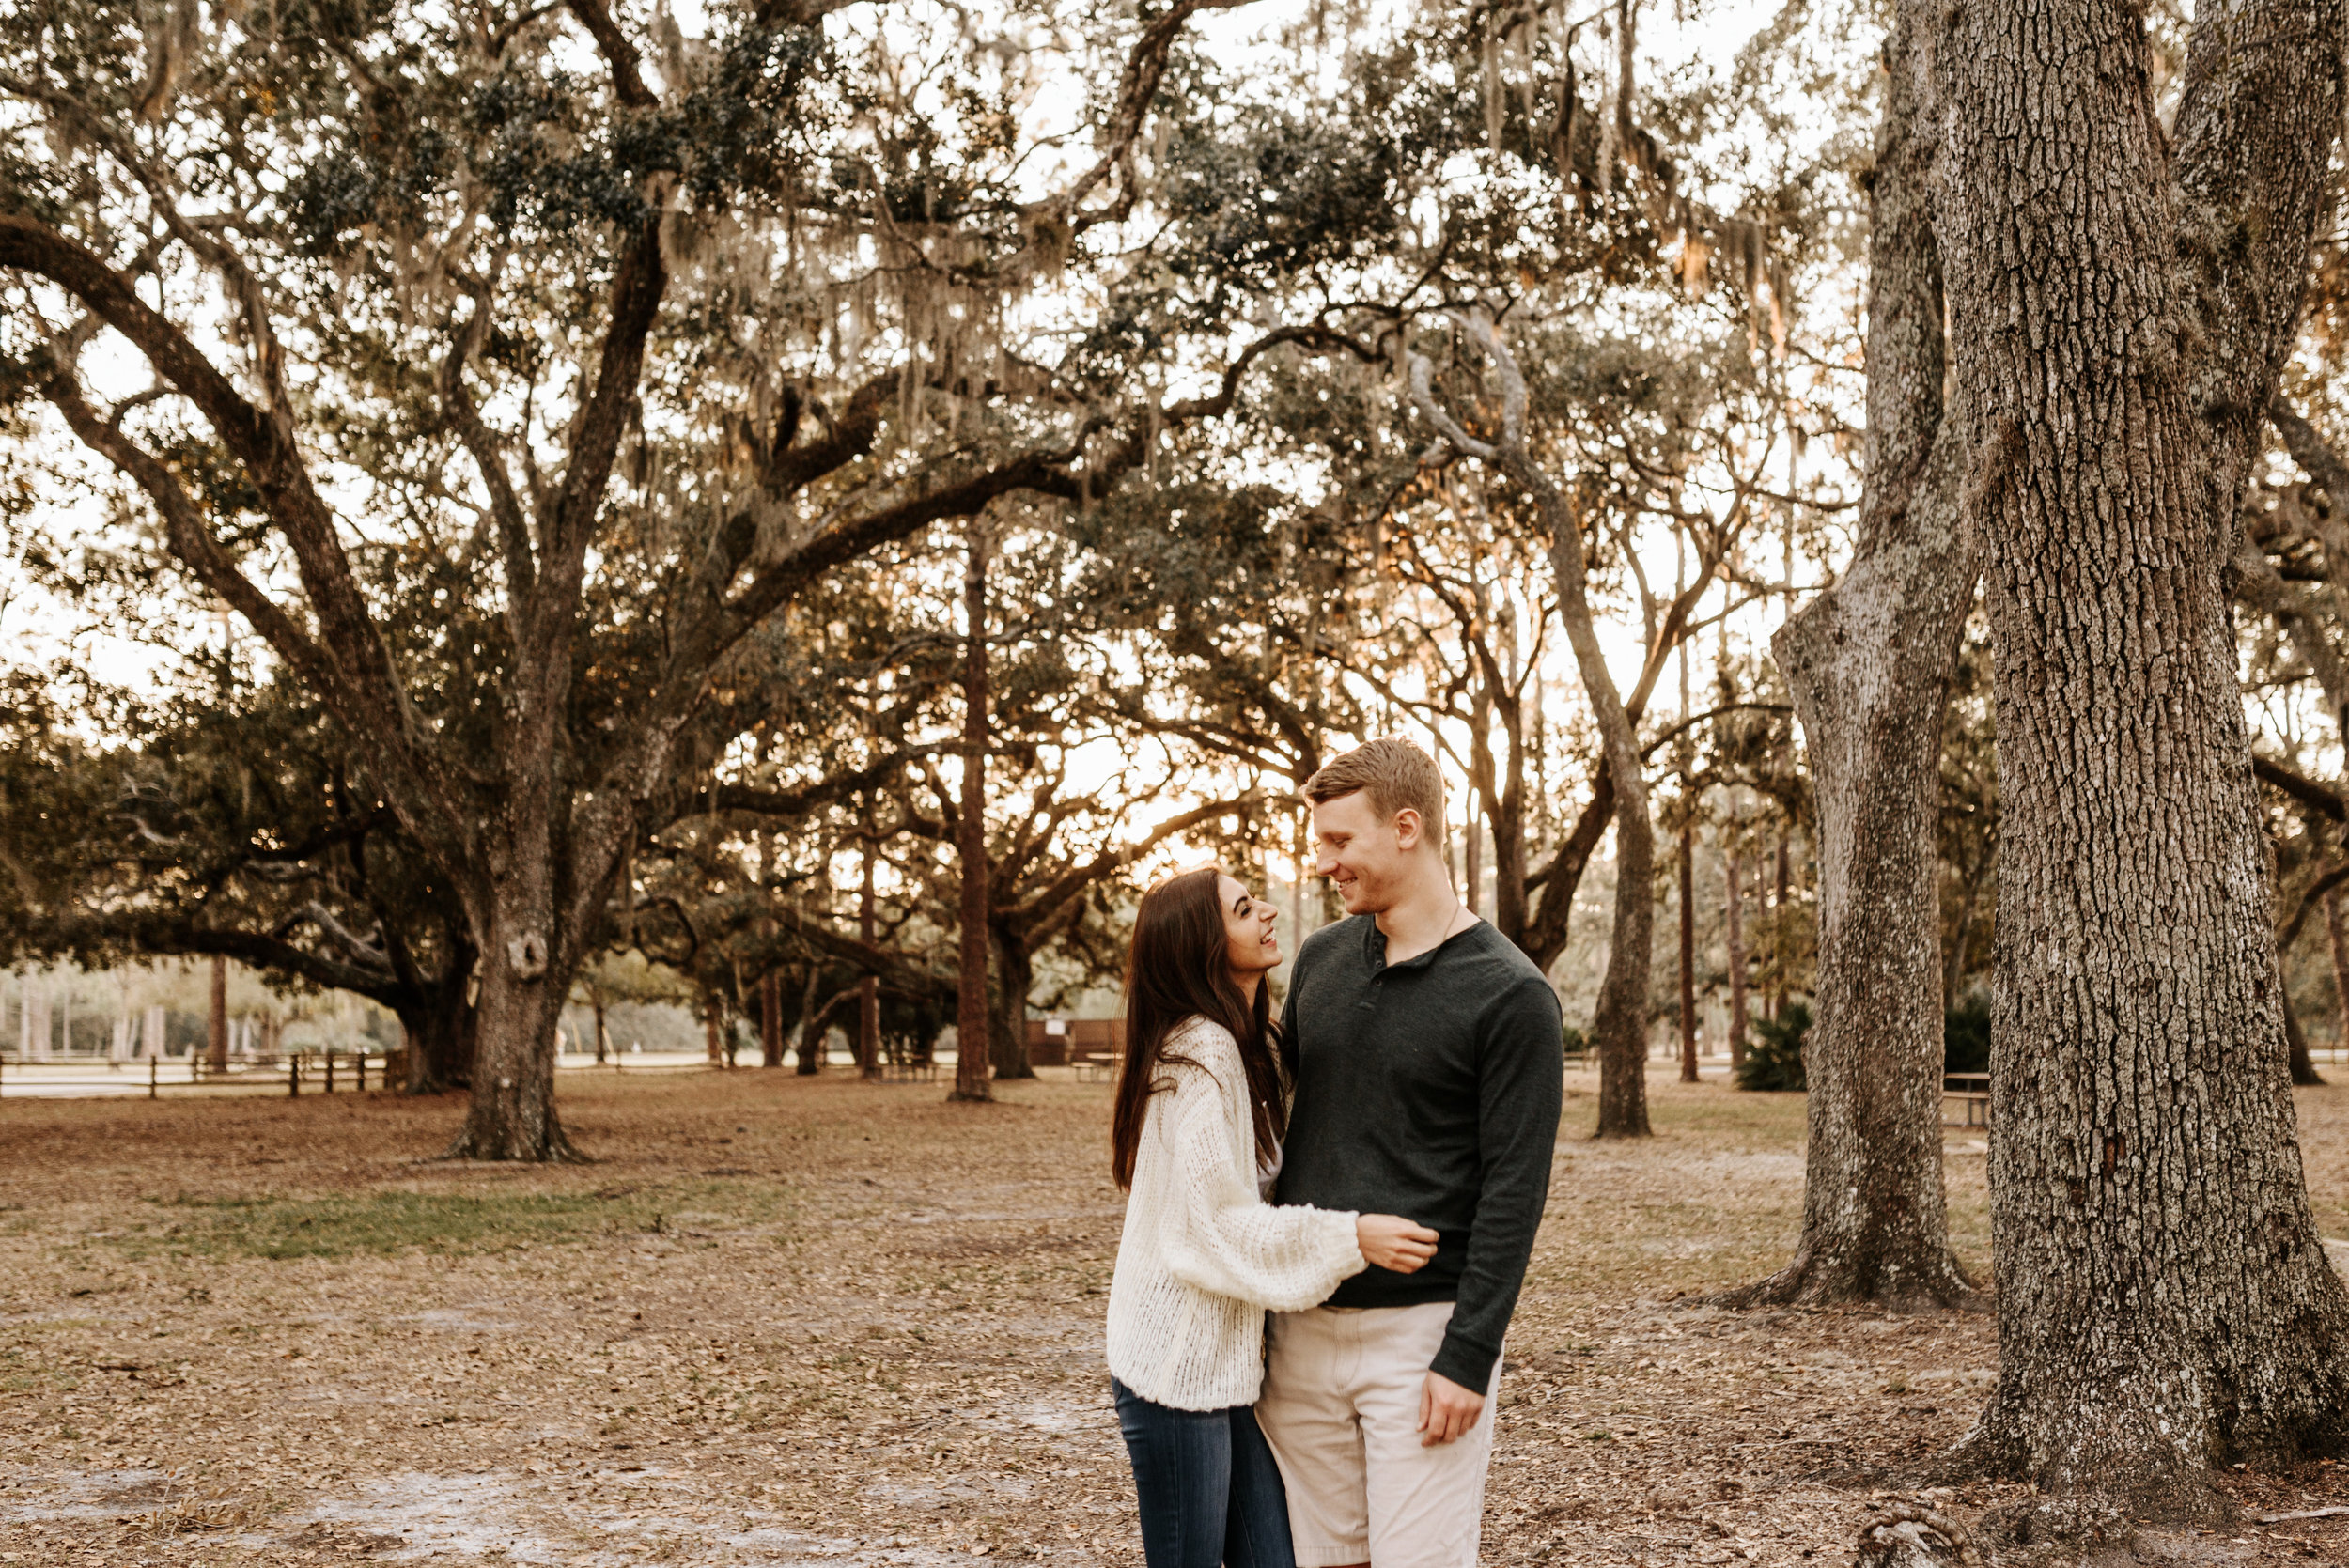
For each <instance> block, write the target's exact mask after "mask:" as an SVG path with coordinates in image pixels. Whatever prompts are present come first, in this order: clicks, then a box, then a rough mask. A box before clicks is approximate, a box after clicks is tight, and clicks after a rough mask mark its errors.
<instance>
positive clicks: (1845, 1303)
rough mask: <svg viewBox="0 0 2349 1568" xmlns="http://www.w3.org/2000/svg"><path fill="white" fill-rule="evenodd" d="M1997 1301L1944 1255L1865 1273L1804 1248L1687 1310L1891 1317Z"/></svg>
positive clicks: (1988, 1306) (1970, 1308) (1984, 1306)
mask: <svg viewBox="0 0 2349 1568" xmlns="http://www.w3.org/2000/svg"><path fill="white" fill-rule="evenodd" d="M1994 1302H1995V1298H1994V1297H1993V1296H1991V1294H1990V1293H1989V1292H1987V1291H1984V1290H1982V1289H1979V1288H1977V1287H1976V1286H1975V1284H1974V1282H1973V1281H1971V1280H1969V1279H1968V1278H1967V1276H1966V1270H1965V1269H1964V1268H1962V1267H1960V1266H1959V1265H1958V1262H1957V1259H1956V1257H1955V1256H1954V1255H1952V1254H1951V1253H1949V1252H1948V1251H1946V1250H1945V1251H1944V1252H1943V1253H1942V1255H1941V1257H1940V1258H1939V1259H1938V1260H1937V1265H1936V1266H1931V1267H1925V1268H1904V1267H1900V1266H1897V1265H1887V1264H1884V1263H1882V1262H1879V1263H1877V1265H1875V1267H1874V1268H1872V1269H1870V1270H1868V1271H1867V1272H1866V1274H1864V1275H1863V1274H1862V1272H1861V1271H1860V1270H1859V1269H1858V1268H1856V1267H1854V1266H1852V1265H1850V1264H1849V1263H1846V1262H1840V1261H1836V1260H1832V1259H1830V1258H1829V1257H1828V1256H1826V1255H1824V1254H1822V1253H1819V1252H1816V1251H1813V1250H1810V1249H1807V1248H1806V1249H1804V1250H1801V1251H1798V1252H1797V1253H1796V1254H1795V1257H1794V1261H1793V1262H1791V1263H1789V1264H1788V1265H1786V1266H1785V1267H1784V1268H1781V1269H1780V1270H1779V1271H1778V1272H1777V1273H1775V1274H1773V1275H1770V1276H1769V1277H1768V1278H1766V1279H1762V1280H1756V1281H1753V1282H1752V1283H1750V1284H1744V1285H1734V1286H1732V1287H1731V1288H1729V1289H1728V1290H1725V1291H1718V1292H1716V1293H1714V1294H1713V1295H1711V1296H1700V1297H1697V1298H1695V1299H1693V1300H1691V1301H1689V1302H1688V1303H1687V1305H1688V1306H1691V1307H1719V1308H1721V1309H1722V1310H1724V1311H1728V1312H1744V1311H1748V1310H1750V1309H1752V1308H1756V1307H1874V1308H1877V1309H1879V1310H1881V1311H1883V1312H1990V1311H1992V1310H1993V1307H1994Z"/></svg>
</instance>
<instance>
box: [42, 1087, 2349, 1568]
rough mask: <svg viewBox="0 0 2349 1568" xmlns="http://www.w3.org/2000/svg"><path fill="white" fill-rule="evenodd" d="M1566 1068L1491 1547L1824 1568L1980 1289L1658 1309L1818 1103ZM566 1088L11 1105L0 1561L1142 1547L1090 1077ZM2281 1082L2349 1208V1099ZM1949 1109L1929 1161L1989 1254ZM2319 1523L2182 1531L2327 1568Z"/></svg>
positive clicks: (1968, 1364) (1790, 1186)
mask: <svg viewBox="0 0 2349 1568" xmlns="http://www.w3.org/2000/svg"><path fill="white" fill-rule="evenodd" d="M1584 1083H1585V1093H1584V1094H1582V1095H1580V1096H1578V1097H1577V1098H1575V1099H1573V1100H1571V1101H1570V1102H1569V1105H1568V1135H1567V1137H1566V1139H1565V1141H1563V1142H1562V1143H1561V1145H1560V1148H1559V1152H1558V1163H1557V1170H1556V1179H1555V1183H1554V1187H1553V1196H1552V1201H1551V1206H1550V1213H1549V1218H1548V1222H1547V1224H1546V1226H1545V1228H1544V1231H1543V1234H1542V1239H1541V1244H1540V1249H1539V1251H1538V1254H1537V1256H1536V1259H1535V1262H1534V1266H1533V1271H1532V1279H1531V1280H1530V1281H1529V1286H1528V1290H1527V1295H1526V1299H1525V1304H1524V1306H1523V1307H1522V1308H1521V1310H1520V1312H1519V1314H1518V1318H1517V1326H1516V1327H1515V1329H1514V1331H1513V1334H1512V1338H1511V1343H1510V1352H1509V1359H1510V1368H1511V1370H1510V1372H1509V1373H1508V1374H1507V1376H1506V1377H1505V1379H1504V1383H1503V1389H1504V1392H1503V1405H1504V1408H1503V1409H1502V1412H1501V1440H1500V1444H1499V1451H1498V1456H1497V1459H1496V1462H1495V1467H1494V1472H1493V1482H1492V1486H1491V1489H1490V1492H1489V1495H1488V1501H1487V1512H1486V1553H1485V1557H1486V1561H1488V1562H1495V1563H1500V1562H1511V1563H1516V1562H1525V1563H1533V1562H1541V1563H1563V1564H1578V1565H1579V1564H1586V1563H1587V1564H1602V1563H1606V1564H1615V1563H1628V1562H1641V1563H1649V1564H1663V1563H1722V1564H1743V1563H1766V1564H1795V1563H1802V1562H1816V1563H1822V1564H1824V1563H1843V1562H1848V1561H1849V1560H1850V1557H1851V1543H1852V1541H1853V1538H1854V1536H1855V1534H1856V1532H1857V1530H1858V1529H1859V1523H1860V1521H1861V1520H1862V1518H1863V1517H1865V1515H1866V1514H1867V1513H1868V1511H1869V1508H1870V1506H1871V1503H1872V1502H1873V1501H1874V1500H1875V1499H1876V1498H1880V1497H1882V1496H1885V1495H1887V1489H1888V1488H1889V1487H1890V1485H1891V1484H1892V1482H1891V1481H1890V1480H1888V1479H1887V1478H1888V1477H1896V1476H1897V1475H1898V1473H1899V1472H1898V1467H1900V1466H1902V1465H1903V1464H1905V1463H1906V1462H1908V1461H1910V1460H1913V1459H1915V1458H1919V1457H1921V1456H1923V1455H1925V1454H1928V1453H1930V1452H1933V1451H1934V1450H1935V1449H1936V1448H1937V1447H1938V1446H1940V1445H1943V1444H1945V1443H1947V1442H1949V1441H1950V1440H1951V1439H1952V1438H1954V1437H1955V1436H1957V1435H1958V1434H1959V1433H1960V1432H1962V1431H1963V1430H1964V1428H1965V1426H1966V1424H1967V1422H1968V1420H1969V1419H1970V1416H1971V1413H1972V1411H1973V1410H1974V1409H1975V1408H1976V1407H1978V1405H1979V1404H1980V1401H1981V1398H1982V1396H1983V1392H1984V1390H1985V1389H1987V1387H1988V1386H1989V1384H1990V1383H1991V1381H1992V1380H1993V1377H1994V1372H1993V1368H1994V1365H1995V1346H1994V1342H1993V1335H1992V1330H1991V1326H1990V1324H1989V1322H1988V1321H1987V1320H1986V1319H1984V1318H1982V1317H1975V1316H1952V1317H1941V1318H1922V1319H1916V1318H1902V1319H1891V1318H1885V1317H1882V1316H1878V1315H1875V1314H1868V1313H1842V1312H1757V1313H1738V1314H1725V1313H1720V1312H1712V1311H1708V1310H1704V1309H1690V1308H1688V1307H1687V1306H1686V1305H1684V1304H1679V1303H1676V1302H1675V1301H1674V1299H1673V1298H1674V1297H1675V1296H1685V1295H1688V1294H1691V1293H1702V1292H1704V1291H1707V1290H1712V1289H1716V1288H1719V1287H1721V1286H1724V1285H1728V1284H1731V1283H1735V1282H1736V1281H1741V1280H1746V1279H1750V1278H1753V1277H1755V1276H1757V1275H1760V1274H1763V1273H1766V1272H1767V1271H1768V1270H1770V1269H1772V1268H1774V1267H1776V1266H1777V1265H1779V1264H1780V1263H1781V1262H1782V1261H1783V1259H1784V1255H1785V1253H1786V1250H1787V1249H1788V1246H1789V1244H1790V1243H1791V1242H1792V1240H1793V1238H1794V1235H1795V1233H1796V1230H1797V1221H1798V1219H1799V1216H1800V1209H1801V1183H1802V1168H1801V1154H1800V1140H1801V1133H1802V1127H1801V1102H1800V1100H1799V1098H1798V1097H1794V1096H1762V1095H1747V1094H1733V1093H1731V1092H1729V1091H1728V1090H1726V1089H1724V1088H1723V1087H1721V1086H1720V1085H1719V1084H1710V1083H1708V1084H1704V1085H1701V1086H1698V1087H1695V1088H1682V1087H1680V1086H1678V1085H1676V1084H1672V1083H1670V1082H1668V1081H1666V1080H1664V1079H1661V1078H1659V1079H1657V1081H1656V1083H1655V1086H1654V1092H1655V1095H1656V1116H1657V1126H1658V1133H1659V1136H1658V1137H1657V1138H1656V1139H1655V1140H1653V1141H1648V1142H1644V1143H1641V1144H1638V1145H1635V1146H1626V1145H1600V1144H1595V1143H1591V1142H1588V1141H1582V1138H1581V1133H1582V1131H1583V1130H1584V1129H1585V1128H1586V1127H1587V1126H1588V1123H1589V1119H1590V1101H1589V1099H1588V1097H1587V1090H1588V1088H1589V1087H1591V1086H1590V1085H1589V1083H1588V1081H1587V1080H1584ZM565 1087H566V1094H567V1098H566V1102H565V1114H566V1116H567V1118H568V1122H569V1125H570V1126H571V1128H572V1130H573V1133H574V1136H575V1137H577V1139H578V1140H579V1141H580V1142H581V1144H582V1146H583V1147H584V1148H586V1149H587V1150H589V1151H590V1152H591V1153H593V1154H594V1155H596V1156H597V1157H598V1162H597V1163H596V1164H593V1165H589V1166H577V1167H568V1168H561V1169H553V1170H521V1169H512V1168H504V1167H485V1166H451V1165H446V1164H440V1163H435V1162H433V1161H431V1160H430V1159H429V1158H428V1156H429V1155H431V1154H432V1153H433V1152H434V1151H436V1150H437V1149H439V1148H440V1147H441V1146H442V1145H443V1143H445V1141H447V1139H448V1136H449V1134H450V1132H451V1131H452V1130H453V1127H454V1125H455V1123H456V1121H457V1118H458V1116H459V1113H460V1108H459V1106H458V1105H457V1104H456V1103H455V1102H453V1101H450V1102H432V1101H427V1102H412V1101H408V1100H403V1099H400V1098H397V1097H394V1096H385V1095H374V1094H370V1095H366V1096H360V1095H350V1094H346V1095H340V1096H336V1097H334V1098H333V1099H327V1098H324V1097H319V1096H313V1097H310V1098H305V1099H303V1100H300V1101H291V1102H288V1101H285V1100H276V1099H257V1098H235V1097H224V1098H220V1099H214V1100H210V1101H194V1100H183V1101H178V1102H174V1101H170V1100H165V1101H163V1102H160V1103H154V1104H149V1103H146V1102H141V1101H127V1102H126V1101H73V1102H65V1101H49V1102H42V1101H25V1102H17V1101H8V1102H6V1103H5V1104H0V1178H5V1179H4V1180H0V1562H23V1563H27V1564H35V1563H37V1564H42V1565H50V1564H68V1563H89V1564H108V1565H112V1564H118V1563H146V1562H156V1563H228V1562H240V1563H241V1562H263V1563H272V1564H280V1563H283V1564H291V1563H302V1562H330V1561H331V1562H347V1561H365V1560H381V1561H385V1562H392V1561H412V1560H430V1559H433V1558H438V1559H440V1560H444V1561H450V1562H462V1561H478V1562H487V1563H517V1564H519V1563H562V1564H567V1565H580V1568H602V1565H610V1568H622V1565H632V1564H639V1563H678V1564H693V1565H710V1568H715V1565H718V1564H746V1565H747V1564H762V1563H785V1562H800V1561H807V1560H817V1559H826V1560H842V1561H843V1562H844V1563H848V1564H857V1565H860V1568H863V1565H876V1568H877V1565H879V1564H882V1563H889V1564H896V1565H901V1568H943V1565H945V1564H949V1563H953V1564H959V1565H964V1568H976V1562H977V1560H979V1559H1022V1560H1038V1561H1048V1562H1052V1563H1065V1564H1067V1565H1069V1568H1076V1565H1079V1564H1095V1563H1098V1564H1104V1565H1112V1568H1127V1565H1129V1564H1138V1562H1139V1553H1138V1551H1137V1550H1136V1548H1135V1544H1134V1532H1133V1528H1132V1524H1131V1518H1130V1492H1129V1488H1128V1481H1127V1477H1126V1473H1125V1469H1124V1460H1123V1455H1122V1451H1121V1450H1120V1449H1119V1446H1118V1443H1117V1439H1116V1434H1115V1429H1114V1422H1113V1421H1112V1416H1111V1413H1110V1410H1109V1407H1108V1398H1107V1388H1106V1379H1105V1374H1104V1373H1103V1372H1102V1370H1101V1367H1100V1365H1099V1351H1098V1344H1099V1326H1100V1318H1101V1312H1102V1309H1103V1305H1104V1293H1105V1291H1106V1289H1107V1287H1108V1282H1109V1273H1110V1266H1111V1263H1112V1258H1113V1256H1114V1251H1115V1247H1116V1239H1117V1226H1118V1219H1119V1216H1120V1213H1121V1206H1120V1203H1119V1201H1118V1198H1117V1195H1116V1193H1115V1192H1114V1191H1113V1190H1112V1188H1111V1187H1110V1185H1109V1183H1108V1180H1107V1178H1106V1175H1105V1173H1104V1169H1103V1168H1104V1165H1105V1160H1104V1147H1103V1144H1104V1138H1103V1119H1104V1116H1105V1112H1106V1105H1107V1094H1108V1092H1107V1090H1106V1088H1105V1087H1103V1086H1100V1085H1079V1084H1074V1083H1066V1082H1048V1083H1037V1084H1030V1085H1013V1086H1009V1087H1007V1089H1006V1091H1005V1093H1004V1103H1003V1104H1000V1105H997V1106H994V1107H988V1108H980V1107H969V1106H952V1105H947V1104H943V1103H941V1100H942V1094H941V1089H940V1088H938V1087H937V1086H931V1085H891V1086H885V1087H867V1086H863V1085H860V1084H856V1083H852V1082H848V1081H845V1080H843V1079H838V1078H832V1079H822V1080H815V1081H810V1080H804V1079H796V1078H793V1077H790V1076H786V1075H785V1074H781V1073H773V1072H762V1071H758V1070H753V1069H746V1070H742V1071H739V1072H735V1073H732V1074H726V1075H701V1076H690V1077H676V1078H657V1077H646V1078H643V1079H628V1080H622V1081H620V1082H618V1083H614V1082H613V1081H611V1080H609V1079H602V1080H586V1081H583V1080H581V1079H566V1085H565ZM2301 1115H2302V1125H2303V1131H2304V1141H2305V1142H2306V1144H2307V1147H2308V1150H2309V1162H2310V1183H2311V1187H2312V1188H2313V1189H2314V1191H2315V1193H2316V1197H2317V1203H2318V1208H2319V1213H2320V1219H2321V1221H2322V1223H2323V1225H2324V1228H2325V1230H2326V1234H2328V1235H2349V1088H2344V1089H2334V1090H2321V1091H2314V1092H2311V1093H2309V1094H2305V1095H2304V1096H2303V1098H2302V1101H2301ZM1978 1136H1979V1135H1978V1134H1977V1135H1967V1134H1962V1133H1956V1132H1953V1133H1952V1145H1951V1149H1952V1156H1951V1191H1952V1215H1953V1223H1954V1226H1955V1230H1956V1234H1957V1236H1958V1241H1959V1246H1960V1249H1961V1250H1962V1251H1963V1252H1964V1253H1965V1255H1966V1257H1967V1259H1968V1263H1969V1264H1970V1265H1973V1266H1974V1267H1976V1268H1977V1269H1980V1268H1982V1267H1983V1264H1984V1263H1985V1261H1986V1255H1987V1250H1988V1248H1987V1228H1986V1224H1985V1220H1984V1215H1983V1187H1982V1163H1983V1161H1982V1155H1981V1152H1980V1144H1979V1142H1978V1141H1968V1138H1969V1137H1970V1138H1978ZM2254 1484H2256V1486H2257V1488H2258V1489H2257V1490H2256V1491H2255V1492H2249V1495H2250V1496H2251V1499H2252V1500H2253V1501H2254V1503H2255V1504H2256V1505H2257V1506H2259V1507H2260V1508H2262V1509H2263V1510H2269V1511H2276V1510H2282V1509H2293V1508H2305V1507H2312V1506H2315V1505H2317V1504H2319V1503H2325V1502H2333V1501H2339V1500H2343V1499H2344V1498H2349V1485H2336V1484H2335V1483H2333V1482H2332V1480H2331V1472H2330V1471H2329V1470H2311V1471H2310V1473H2309V1474H2308V1475H2306V1476H2303V1477H2296V1478H2291V1479H2290V1480H2289V1481H2278V1482H2266V1483H2247V1492H2248V1491H2249V1488H2250V1487H2252V1486H2253V1485H2254ZM1996 1496H1997V1494H1996V1493H1995V1492H1994V1491H1993V1490H1991V1489H1987V1488H1984V1489H1976V1490H1968V1491H1966V1492H1963V1493H1960V1494H1956V1495H1945V1496H1942V1497H1939V1498H1937V1500H1940V1501H1942V1502H1944V1503H1945V1504H1947V1505H1948V1506H1950V1507H1951V1508H1952V1510H1953V1511H1955V1512H1958V1513H1959V1514H1966V1513H1968V1512H1969V1511H1970V1510H1971V1509H1974V1508H1978V1507H1980V1506H1982V1505H1983V1504H1984V1503H1986V1502H1989V1501H1992V1500H1995V1498H1996ZM2340 1525H2341V1521H2339V1520H2325V1521H2317V1522H2314V1523H2305V1524H2298V1525H2291V1526H2282V1527H2278V1528H2275V1529H2250V1528H2247V1529H2243V1530H2241V1531H2237V1532H2235V1533H2234V1534H2232V1535H2223V1534H2222V1535H2214V1536H2209V1537H2203V1538H2198V1539H2192V1540H2180V1541H2175V1542H2172V1543H2170V1546H2171V1547H2172V1548H2174V1551H2175V1553H2176V1554H2177V1555H2178V1556H2180V1557H2182V1558H2184V1559H2186V1560H2198V1561H2252V1560H2260V1561H2277V1562H2297V1561H2307V1560H2327V1561H2336V1562H2338V1561H2349V1529H2341V1528H2339V1527H2340Z"/></svg>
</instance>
